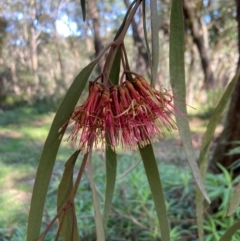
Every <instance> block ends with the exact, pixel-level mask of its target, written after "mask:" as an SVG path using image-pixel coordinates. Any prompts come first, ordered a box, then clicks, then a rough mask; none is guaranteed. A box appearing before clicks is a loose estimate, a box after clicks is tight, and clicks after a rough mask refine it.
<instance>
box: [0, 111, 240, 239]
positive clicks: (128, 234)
mask: <svg viewBox="0 0 240 241" xmlns="http://www.w3.org/2000/svg"><path fill="white" fill-rule="evenodd" d="M52 118H53V114H52V113H50V112H48V113H39V112H38V111H37V110H36V109H33V108H22V109H16V110H11V111H4V112H2V113H0V190H1V195H0V203H1V209H0V241H5V240H11V241H22V240H25V238H26V237H25V234H26V224H27V215H28V212H29V206H30V198H31V192H32V187H33V183H34V177H35V173H36V169H37V165H38V160H39V156H40V153H41V150H42V146H43V144H44V141H45V138H46V136H47V133H48V130H49V128H50V125H51V121H52ZM154 148H155V153H156V156H157V161H158V167H159V170H160V173H161V178H162V181H163V188H164V193H165V197H166V204H167V208H168V215H169V221H170V223H171V240H172V241H179V240H185V241H196V240H197V238H196V237H197V233H196V217H195V203H194V190H195V187H194V183H193V180H192V176H191V174H190V171H189V169H188V168H187V167H186V161H185V156H184V154H183V150H182V147H181V145H179V143H178V140H177V139H176V136H175V133H173V134H172V135H170V136H167V139H165V140H162V141H161V142H160V143H159V144H155V147H154ZM73 152H74V149H73V148H71V147H69V145H68V143H67V142H66V141H64V142H63V145H62V147H61V150H60V153H59V155H58V157H57V162H56V165H55V168H54V171H53V175H52V179H51V184H50V187H49V191H48V195H47V201H46V205H45V209H44V221H43V225H42V230H44V228H46V226H47V224H49V222H50V221H51V219H52V218H53V217H54V216H55V214H56V208H55V207H56V196H57V188H58V184H59V182H60V180H61V177H62V173H63V170H64V163H65V161H66V160H67V158H68V157H69V156H70V154H71V153H73ZM118 153H119V155H118V176H119V177H120V178H119V179H117V183H116V189H115V192H114V198H113V208H112V210H111V213H110V217H109V221H108V225H107V229H108V231H107V234H108V236H107V240H112V241H114V240H122V241H125V240H129V241H130V240H138V241H143V240H146V241H151V240H156V241H157V240H160V237H159V230H158V224H157V217H156V214H155V209H154V205H153V201H152V198H151V192H150V190H149V187H148V183H147V180H146V175H145V173H144V168H143V164H142V162H140V163H139V164H138V165H137V166H136V167H135V168H134V169H133V171H131V172H130V173H128V174H127V175H125V176H122V175H121V174H122V173H124V172H125V171H126V170H127V169H128V168H129V167H130V166H131V165H133V164H134V163H136V162H138V161H139V160H140V155H139V154H138V153H137V152H131V151H119V152H118ZM80 163H81V156H80V157H79V159H78V161H77V164H76V168H75V174H77V171H78V168H79V166H80ZM93 169H94V170H93V171H94V174H95V175H94V176H95V177H94V180H95V183H96V188H97V192H98V199H99V202H100V207H101V210H102V209H103V203H104V202H103V197H104V192H105V163H104V156H103V152H102V151H101V150H100V149H97V150H95V151H94V154H93ZM237 181H238V180H232V179H231V176H230V174H228V173H227V172H224V173H223V174H220V175H217V176H216V175H213V174H208V175H207V180H206V188H207V190H208V192H209V196H210V198H211V200H212V202H213V205H215V206H216V207H214V208H211V209H210V208H209V207H207V206H206V213H205V216H206V221H205V227H204V228H205V232H206V241H208V240H209V241H210V240H211V241H215V240H216V241H217V240H218V239H219V237H220V235H221V234H222V233H223V232H224V230H226V229H227V228H228V227H229V226H230V224H231V223H233V222H234V221H236V220H237V219H239V217H240V213H239V212H237V214H235V216H232V217H230V218H226V210H227V203H228V200H229V198H230V196H231V195H232V186H233V185H235V184H236V183H237ZM75 205H76V213H77V219H78V224H79V227H80V228H79V231H80V235H81V237H82V240H83V241H91V240H96V237H95V231H94V230H95V223H94V211H93V203H92V195H91V192H90V185H89V180H88V179H87V175H86V174H84V176H83V179H82V182H81V183H80V186H79V190H78V194H77V197H76V200H75ZM210 210H211V211H210ZM212 210H214V213H213V211H212ZM56 227H57V225H55V226H54V227H53V229H52V230H51V232H49V234H48V236H47V237H46V239H45V240H47V241H52V240H54V234H55V233H54V232H56ZM237 240H240V234H236V235H235V238H234V239H233V241H237Z"/></svg>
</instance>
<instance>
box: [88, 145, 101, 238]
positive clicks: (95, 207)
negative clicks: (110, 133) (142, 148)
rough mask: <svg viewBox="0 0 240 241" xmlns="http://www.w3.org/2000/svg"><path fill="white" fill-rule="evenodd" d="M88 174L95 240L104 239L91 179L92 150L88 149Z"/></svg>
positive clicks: (95, 193)
mask: <svg viewBox="0 0 240 241" xmlns="http://www.w3.org/2000/svg"><path fill="white" fill-rule="evenodd" d="M88 176H89V180H90V187H91V190H92V198H93V206H94V213H95V215H94V218H95V224H96V233H97V241H105V234H104V227H103V219H102V215H101V212H100V208H99V203H98V199H97V191H96V187H95V183H94V179H93V170H92V150H91V151H90V155H89V160H88Z"/></svg>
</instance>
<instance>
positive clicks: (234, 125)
mask: <svg viewBox="0 0 240 241" xmlns="http://www.w3.org/2000/svg"><path fill="white" fill-rule="evenodd" d="M236 6H237V23H238V51H239V59H238V67H240V0H236ZM239 103H240V78H238V82H237V84H236V87H235V90H234V92H233V95H232V98H231V101H230V105H229V109H228V112H227V116H226V120H225V125H224V129H223V131H222V133H221V134H220V136H219V138H218V144H217V146H216V148H215V150H214V153H213V157H212V161H211V163H212V164H213V165H212V168H213V170H215V171H217V167H216V165H215V164H216V163H220V164H221V165H223V166H224V167H229V166H230V165H231V164H233V163H234V162H235V161H237V160H238V159H240V154H237V155H226V153H227V152H228V151H229V150H231V149H233V148H235V147H237V146H239V144H237V143H234V142H235V141H240V105H239ZM239 171H240V167H239V168H238V169H236V170H235V173H236V174H237V173H239Z"/></svg>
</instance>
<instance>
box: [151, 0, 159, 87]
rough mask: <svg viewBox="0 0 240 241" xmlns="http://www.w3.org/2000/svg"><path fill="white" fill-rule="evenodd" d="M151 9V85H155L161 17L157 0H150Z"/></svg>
mask: <svg viewBox="0 0 240 241" xmlns="http://www.w3.org/2000/svg"><path fill="white" fill-rule="evenodd" d="M150 9H151V31H152V38H151V40H152V64H151V67H152V79H151V85H152V86H155V84H156V79H157V72H158V60H159V36H158V32H159V17H158V8H157V1H156V0H150Z"/></svg>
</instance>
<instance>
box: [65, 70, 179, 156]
mask: <svg viewBox="0 0 240 241" xmlns="http://www.w3.org/2000/svg"><path fill="white" fill-rule="evenodd" d="M131 73H133V72H131ZM124 74H126V72H124ZM135 75H136V77H135V78H134V79H133V80H132V81H130V80H125V81H124V82H122V83H121V84H119V85H113V84H111V82H110V81H109V82H108V84H107V85H106V84H104V83H98V82H97V81H93V82H90V84H89V94H88V98H87V100H86V101H85V103H84V104H82V105H80V106H79V107H77V108H76V109H75V111H74V112H73V114H72V116H71V119H70V122H69V123H70V124H71V123H73V128H72V132H71V135H70V137H69V138H68V139H69V140H71V141H73V142H75V143H76V144H77V145H78V147H79V149H80V150H83V151H84V152H87V151H88V150H89V148H90V146H91V145H92V144H94V145H95V146H96V145H97V144H98V143H104V141H103V140H104V139H105V137H106V136H107V138H108V140H109V145H110V146H111V147H112V148H113V149H114V150H115V148H116V147H117V146H118V145H120V146H122V148H123V149H136V148H137V146H138V145H139V146H141V147H144V146H145V145H147V144H150V142H153V141H157V140H158V139H159V138H161V137H162V136H163V134H164V130H167V131H171V130H172V129H176V128H177V126H176V123H175V121H174V120H173V119H172V117H171V115H172V112H173V110H174V106H173V103H172V96H171V95H170V94H169V93H168V91H167V90H164V91H158V90H156V89H154V88H153V87H151V86H150V85H149V84H148V82H147V81H146V80H145V79H144V78H143V77H141V76H138V75H137V74H135ZM126 77H127V74H126Z"/></svg>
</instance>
